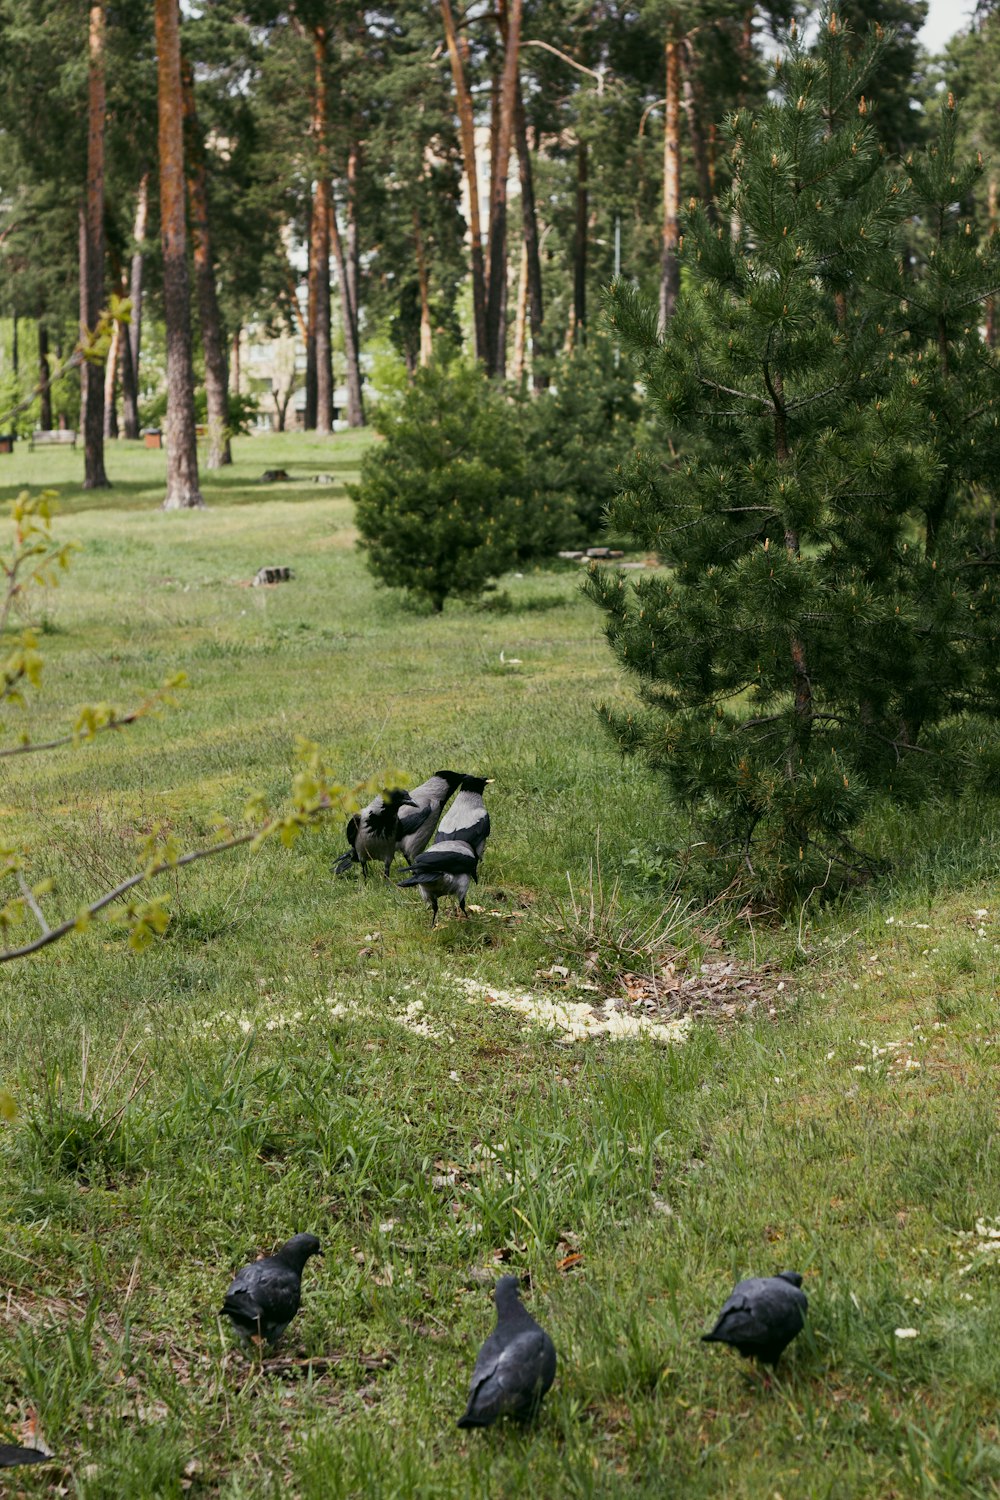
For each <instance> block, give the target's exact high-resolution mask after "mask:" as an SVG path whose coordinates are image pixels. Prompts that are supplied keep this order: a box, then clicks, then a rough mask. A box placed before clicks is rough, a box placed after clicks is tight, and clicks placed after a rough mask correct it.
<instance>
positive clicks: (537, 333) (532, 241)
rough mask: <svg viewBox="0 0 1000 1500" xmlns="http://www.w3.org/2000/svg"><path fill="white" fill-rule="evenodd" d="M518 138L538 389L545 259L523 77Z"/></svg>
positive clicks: (517, 105)
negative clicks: (540, 240)
mask: <svg viewBox="0 0 1000 1500" xmlns="http://www.w3.org/2000/svg"><path fill="white" fill-rule="evenodd" d="M514 141H515V145H516V147H517V166H518V175H519V177H520V180H521V235H522V240H523V246H524V250H523V256H524V260H523V270H524V275H525V277H526V296H527V304H528V312H529V316H530V319H531V358H530V363H531V379H532V384H533V385H534V387H535V390H536V391H538V390H541V389H542V388H543V387H544V385H545V374H544V371H543V370H542V368H541V360H540V359H539V355H540V353H541V339H542V321H543V318H544V304H543V302H542V259H541V254H540V250H539V239H538V213H537V210H536V208H535V182H534V175H533V173H532V169H531V153H530V151H529V149H528V124H527V120H526V119H525V114H524V95H523V94H522V92H521V80H520V77H518V83H517V94H516V95H515V98H514ZM519 305H520V303H519ZM522 360H523V355H522Z"/></svg>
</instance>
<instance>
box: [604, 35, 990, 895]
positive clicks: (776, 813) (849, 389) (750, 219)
mask: <svg viewBox="0 0 1000 1500" xmlns="http://www.w3.org/2000/svg"><path fill="white" fill-rule="evenodd" d="M883 45H884V42H883V41H881V40H879V39H878V38H877V37H875V36H872V37H871V38H869V39H868V40H867V41H866V42H865V44H864V45H863V46H860V47H859V46H858V45H857V44H856V42H854V41H853V39H851V38H849V37H848V38H845V36H844V34H843V32H842V30H841V28H840V26H839V24H838V22H837V19H836V16H835V15H833V14H831V13H827V14H826V15H825V17H824V23H823V28H822V30H821V34H820V37H819V40H818V42H817V44H816V48H815V51H814V52H812V53H810V52H808V51H806V50H805V49H804V48H803V47H802V46H801V45H800V44H799V43H798V42H797V41H796V40H794V39H793V40H792V41H791V44H790V48H789V51H788V54H787V56H786V57H784V58H782V59H779V60H778V63H777V65H776V80H775V81H776V86H777V97H774V98H773V99H772V101H771V102H769V103H768V104H767V105H766V106H765V108H764V109H763V110H761V111H760V113H759V114H757V115H756V116H752V115H750V114H749V113H747V112H740V113H738V114H737V115H736V116H735V117H734V118H733V120H732V122H731V145H732V151H733V163H734V183H733V189H732V194H731V201H730V202H729V203H728V204H724V205H723V209H724V214H723V219H724V222H725V223H726V224H728V223H729V222H730V221H732V222H733V223H735V224H738V225H740V226H741V231H740V237H739V238H736V237H734V235H733V234H732V232H731V230H730V229H729V228H728V227H726V228H723V227H720V228H718V229H716V228H713V226H712V225H711V223H710V222H709V220H708V218H707V216H706V215H705V214H704V213H703V212H701V211H696V212H695V213H693V214H692V215H691V217H690V219H689V221H688V223H687V226H686V234H685V237H684V242H683V255H682V266H683V269H684V278H685V286H684V290H683V291H682V295H681V297H680V299H679V302H678V307H677V312H676V314H675V317H674V320H673V323H672V325H671V328H670V331H669V335H668V336H667V337H666V338H665V339H663V340H662V341H661V340H660V339H658V337H657V332H656V313H655V309H652V308H650V307H649V306H647V305H646V304H644V303H643V302H642V301H641V299H640V298H638V296H637V295H636V294H635V293H634V292H632V290H631V289H630V288H628V287H624V286H618V287H617V288H616V289H615V290H614V293H613V296H612V299H611V317H612V321H613V323H614V324H615V326H616V327H617V328H618V329H619V330H620V333H621V335H622V337H623V340H624V341H625V343H626V344H627V345H628V346H630V347H631V348H632V350H633V351H634V353H635V354H636V355H637V357H638V360H639V365H640V373H641V377H642V379H643V381H644V383H645V385H646V388H647V392H648V395H649V398H650V402H651V404H652V406H653V408H654V409H655V410H656V411H657V412H658V414H660V415H661V416H662V418H663V419H664V422H665V425H666V428H667V432H668V435H669V438H670V442H671V445H672V453H673V454H675V455H676V457H672V458H671V459H670V460H669V461H664V460H662V459H660V458H659V457H657V456H656V455H654V454H651V453H645V454H643V455H640V456H638V457H637V458H636V460H635V462H634V463H633V464H632V465H631V467H630V469H629V471H628V473H627V477H626V486H625V489H624V491H623V492H622V493H621V494H620V495H619V496H618V497H617V499H616V501H615V503H614V505H613V506H612V510H611V523H612V525H613V526H616V527H617V528H619V529H622V530H627V531H630V532H631V533H632V534H633V535H634V536H635V537H636V538H637V539H638V540H639V542H640V543H641V544H642V545H644V546H647V547H652V548H655V549H656V550H657V551H658V552H659V553H660V554H661V556H662V558H663V560H664V562H665V563H666V564H667V565H668V567H669V572H667V573H664V574H661V575H659V576H655V577H653V578H650V579H648V580H645V581H643V582H641V583H640V584H638V585H636V586H635V587H634V588H633V587H630V586H629V585H628V584H627V583H626V581H625V580H624V579H622V578H620V577H618V576H615V575H610V574H605V573H601V572H596V573H595V574H594V575H593V576H592V578H591V580H590V591H591V593H592V595H593V597H594V598H595V599H596V600H597V601H598V602H599V603H600V604H601V605H602V606H603V608H604V609H605V611H606V612H607V616H608V619H607V632H608V636H609V639H610V641H611V644H612V646H613V648H614V650H615V652H616V654H617V655H618V657H619V660H620V661H621V662H622V664H623V666H624V667H625V668H626V670H627V671H628V672H630V673H631V674H632V676H633V677H634V678H635V679H636V680H637V681H638V684H639V688H640V693H641V696H642V698H643V700H644V704H645V707H644V709H642V710H639V711H636V712H624V713H623V712H621V711H617V710H613V709H606V710H605V713H606V717H607V720H608V723H609V725H610V727H611V729H612V731H613V733H614V735H615V737H616V739H617V741H618V743H619V745H620V746H621V748H622V749H623V750H626V751H638V752H640V753H642V754H644V755H645V756H646V758H647V759H648V761H649V762H650V763H651V764H652V765H653V766H654V767H656V768H657V769H658V770H662V771H664V772H665V773H666V776H667V779H668V781H669V784H670V786H671V788H672V789H673V791H674V793H675V795H676V796H677V797H678V798H679V800H680V801H681V802H682V803H684V804H686V805H687V806H689V807H690V808H691V809H693V810H694V812H695V813H696V815H697V816H698V818H699V821H700V824H701V830H700V831H701V835H702V837H701V840H700V843H701V848H702V850H703V852H704V851H707V852H708V853H709V854H714V855H715V856H717V857H718V858H719V859H720V860H721V861H722V862H723V866H724V868H725V870H726V873H727V876H728V875H732V874H734V873H736V872H738V871H740V870H742V872H743V875H744V877H746V876H747V875H749V876H750V880H751V882H752V883H754V884H756V885H757V887H758V888H763V889H765V890H766V891H767V892H768V893H769V894H770V895H772V896H776V897H778V898H782V897H787V896H788V895H789V894H790V893H791V892H792V891H793V890H796V889H801V887H802V884H803V882H807V883H810V884H811V883H814V882H816V881H822V880H823V879H824V878H825V877H826V876H828V875H829V874H830V872H831V869H832V868H836V869H841V870H843V869H844V868H845V867H847V868H851V869H857V866H858V862H859V860H858V855H857V851H856V850H855V849H854V847H853V844H852V841H851V834H852V833H853V831H854V829H855V827H856V826H857V824H858V823H859V821H860V820H861V818H862V817H863V815H864V813H865V811H866V809H867V808H868V806H869V805H870V803H871V800H872V798H873V796H874V795H875V794H877V793H878V792H883V791H884V792H891V793H893V794H896V795H907V796H910V797H913V798H919V797H920V796H922V795H926V794H927V793H928V791H929V790H930V789H931V788H932V787H934V786H938V785H940V784H941V783H942V782H943V781H944V782H947V781H948V780H949V779H952V780H954V779H955V778H956V777H958V778H960V777H961V775H962V774H963V772H964V773H965V774H968V771H969V766H970V765H971V764H972V763H973V752H972V746H971V744H970V740H971V739H972V738H974V736H972V735H971V734H970V727H971V726H970V725H969V724H968V722H967V721H966V720H964V719H963V718H962V717H961V715H962V713H963V711H965V710H976V711H977V712H979V713H980V714H985V715H986V716H988V718H989V719H991V720H994V721H995V719H996V717H997V714H998V709H1000V701H998V695H997V679H996V671H995V667H994V668H990V667H989V665H988V659H989V655H990V652H991V650H993V648H994V647H995V641H996V626H995V604H994V598H993V583H992V573H991V570H990V569H989V568H985V567H975V566H970V564H971V563H972V562H973V561H974V558H973V556H972V553H973V551H974V549H972V548H971V547H970V545H969V543H968V542H967V540H966V537H965V534H964V532H963V528H962V515H963V508H964V506H965V504H966V498H967V494H968V481H969V479H970V478H971V477H972V476H971V470H970V467H969V464H968V463H967V462H966V461H965V460H966V459H967V458H968V451H969V450H968V448H967V447H966V449H964V450H963V451H964V453H965V458H963V459H962V462H961V463H959V464H957V465H951V466H949V465H950V458H951V455H952V454H953V453H956V452H957V451H958V449H957V447H949V446H948V442H949V441H950V440H945V441H942V437H941V430H940V425H939V422H938V414H937V410H936V403H937V402H938V401H939V400H940V399H941V390H940V382H939V370H940V365H941V361H942V358H943V356H941V355H940V354H936V353H933V352H929V351H933V350H935V349H936V347H937V345H936V342H935V340H936V334H935V332H934V331H933V330H934V325H935V323H936V321H937V318H936V314H935V311H934V309H935V307H937V308H938V310H939V311H940V313H941V316H942V317H944V318H945V325H944V327H945V332H944V334H943V337H944V341H945V343H946V344H947V345H948V348H949V351H950V352H951V354H952V356H953V357H952V358H951V359H950V361H949V362H948V374H947V379H948V380H950V381H951V382H952V384H951V386H950V387H949V400H950V402H951V403H952V404H953V407H954V410H955V416H956V423H957V429H961V426H962V422H961V417H960V412H961V410H962V408H963V405H964V409H965V411H966V412H969V411H971V410H974V409H976V408H977V407H978V406H979V405H980V404H981V403H982V401H983V400H987V399H988V398H986V397H984V395H983V392H982V390H981V389H974V387H976V386H979V387H981V385H982V381H983V379H984V377H985V373H986V371H985V367H984V365H983V362H982V357H981V349H980V346H981V340H980V339H979V336H978V329H977V327H976V322H977V320H976V312H975V304H976V301H977V299H980V298H982V297H983V296H984V295H985V293H986V291H987V290H988V288H989V285H990V283H991V271H992V270H993V269H994V263H993V262H991V265H990V267H988V268H987V267H986V266H985V263H984V262H982V258H981V257H980V263H979V264H978V265H977V267H976V268H975V269H974V270H972V271H968V274H967V275H966V274H965V273H961V274H962V276H963V278H964V279H963V280H962V286H963V291H962V294H961V295H957V294H956V295H955V297H954V301H953V303H948V299H949V297H950V296H951V292H952V289H953V288H954V287H955V286H956V285H957V280H958V278H959V275H960V273H959V272H958V271H957V270H956V269H955V267H956V262H955V261H954V259H953V258H952V257H954V256H955V255H957V254H958V253H959V251H958V250H956V248H955V238H956V237H955V236H954V235H953V234H951V233H950V232H949V226H948V225H947V223H946V222H945V221H944V220H942V227H941V232H942V236H943V239H942V246H943V245H944V244H945V242H947V244H948V246H949V249H948V251H947V254H946V253H945V251H944V250H943V248H942V249H936V250H935V251H934V255H933V256H932V255H928V258H927V269H926V274H923V273H922V286H923V288H924V290H923V291H919V290H918V288H917V287H916V286H914V285H913V282H912V277H911V275H910V272H909V270H908V269H906V268H904V264H903V261H904V257H903V255H902V245H903V243H904V221H905V217H906V214H907V212H908V211H909V210H910V208H911V207H912V206H913V205H914V202H915V201H916V197H917V195H918V194H919V195H920V196H922V197H923V198H924V199H925V200H926V199H927V198H928V197H932V198H933V197H935V196H936V200H937V202H938V204H939V206H940V205H941V204H942V193H943V192H944V189H945V187H946V183H947V178H948V176H949V173H950V171H951V167H952V165H953V164H951V163H950V160H949V163H948V164H944V163H942V162H939V163H938V165H937V167H934V166H933V163H932V164H931V165H929V166H928V167H927V169H926V170H927V172H928V173H929V174H930V177H929V179H928V181H927V183H926V184H924V185H923V186H921V184H920V182H919V181H918V184H917V188H916V189H914V188H912V187H911V185H910V184H909V183H908V181H907V179H906V178H905V177H903V176H902V175H901V174H899V173H897V172H893V171H892V170H890V169H889V168H888V167H887V165H886V163H885V160H884V155H883V152H884V148H883V147H881V146H880V144H879V141H878V137H877V135H876V133H875V131H874V129H873V128H872V125H871V121H870V115H869V113H868V106H867V104H866V102H865V99H864V96H863V91H864V89H865V87H866V85H867V82H868V79H869V78H870V75H871V71H872V69H873V68H874V67H875V65H876V64H877V63H878V61H879V55H880V51H881V48H882V46H883ZM852 54H853V60H852ZM913 170H914V176H915V177H918V178H919V171H918V169H917V168H916V167H914V169H913ZM931 179H933V182H932V181H931ZM950 188H951V192H952V193H953V194H954V193H955V191H956V184H955V181H954V178H952V181H951V185H950ZM945 196H946V194H945ZM943 212H944V210H943V209H942V213H943ZM955 228H956V229H957V228H960V226H955ZM961 237H962V236H961V234H959V235H958V238H959V239H961ZM967 251H968V253H969V254H971V255H972V256H973V258H975V257H976V255H977V247H976V245H975V242H974V240H973V238H971V237H970V238H969V240H968V247H967ZM908 277H909V278H910V280H909V286H908V291H907V278H908ZM904 291H906V292H907V295H906V300H901V294H902V293H904ZM946 303H948V305H949V311H948V313H947V314H945V312H944V304H946ZM901 308H902V312H901V311H900V309H901ZM918 309H919V310H920V317H919V318H918V317H917V311H918ZM959 324H961V327H962V329H963V330H964V332H963V333H961V334H959V331H958V329H959ZM959 346H961V348H962V349H963V350H964V351H965V353H963V356H962V358H961V359H959V358H958V357H957V351H958V349H959ZM973 350H974V351H975V353H973V352H972V351H973ZM967 372H968V373H969V374H970V376H971V379H972V383H971V384H966V382H965V375H966V373H967ZM994 378H995V373H994ZM989 420H990V418H989V416H988V415H983V416H982V418H977V419H976V421H977V422H979V421H981V422H984V423H986V425H988V424H989ZM949 426H950V429H951V430H955V426H954V424H951V419H950V418H949ZM957 441H958V440H957V439H956V443H957Z"/></svg>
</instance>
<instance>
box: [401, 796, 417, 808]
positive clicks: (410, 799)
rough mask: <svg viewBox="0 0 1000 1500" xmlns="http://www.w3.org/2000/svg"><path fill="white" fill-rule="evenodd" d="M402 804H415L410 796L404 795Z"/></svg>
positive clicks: (411, 805)
mask: <svg viewBox="0 0 1000 1500" xmlns="http://www.w3.org/2000/svg"><path fill="white" fill-rule="evenodd" d="M403 806H404V807H416V806H417V804H416V803H415V802H414V800H413V798H412V797H406V798H404V800H403Z"/></svg>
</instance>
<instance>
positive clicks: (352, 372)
mask: <svg viewBox="0 0 1000 1500" xmlns="http://www.w3.org/2000/svg"><path fill="white" fill-rule="evenodd" d="M360 162H361V147H360V146H359V145H358V143H357V142H356V141H352V142H351V148H350V150H349V151H348V153H347V245H346V252H347V253H346V266H345V267H344V268H343V269H344V270H345V271H346V282H347V287H348V291H349V292H350V302H351V335H350V339H349V340H348V338H347V334H346V330H345V336H344V346H345V357H346V362H347V423H348V426H349V427H363V426H364V425H365V405H364V398H363V395H362V389H361V341H360V335H359V332H358V329H359V325H360V313H359V304H358V297H359V295H360V290H361V277H360V262H361V252H360V247H359V243H358V173H359V170H360ZM333 217H334V220H336V217H337V211H336V207H335V206H334V207H333ZM339 265H340V263H339V261H338V268H339Z"/></svg>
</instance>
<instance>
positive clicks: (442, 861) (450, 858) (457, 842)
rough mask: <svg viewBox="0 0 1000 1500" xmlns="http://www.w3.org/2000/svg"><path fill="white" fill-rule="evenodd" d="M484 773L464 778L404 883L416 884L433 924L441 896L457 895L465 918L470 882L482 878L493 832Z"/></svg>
mask: <svg viewBox="0 0 1000 1500" xmlns="http://www.w3.org/2000/svg"><path fill="white" fill-rule="evenodd" d="M489 779H490V778H488V777H485V776H465V777H463V778H462V782H461V785H460V787H459V792H458V796H457V797H456V798H455V800H454V802H453V803H452V804H451V806H450V807H449V809H448V811H447V812H446V813H445V815H444V817H443V818H442V819H441V825H440V827H439V828H438V831H437V835H436V837H435V839H434V842H433V844H432V845H431V847H430V848H429V849H425V850H424V852H423V854H418V855H417V856H416V858H415V859H414V860H413V861H412V863H411V865H410V868H409V870H408V871H407V878H406V879H405V880H401V881H400V882H399V884H400V885H401V886H407V885H415V886H418V887H419V889H420V894H421V896H422V897H423V899H424V901H426V902H427V903H428V905H429V906H430V909H431V926H432V927H433V926H434V924H435V922H436V921H437V913H438V898H439V897H440V896H454V897H455V898H456V899H457V901H458V906H459V910H460V911H461V913H462V915H463V917H464V916H467V915H468V913H467V912H466V910H465V897H466V893H467V891H468V889H469V883H470V881H473V880H477V879H478V878H479V861H480V860H481V859H482V857H483V850H484V849H485V848H486V840H487V839H488V838H489V834H490V815H489V813H488V812H487V811H486V804H485V803H484V802H483V790H484V788H485V787H486V786H487V784H488V782H489Z"/></svg>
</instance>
